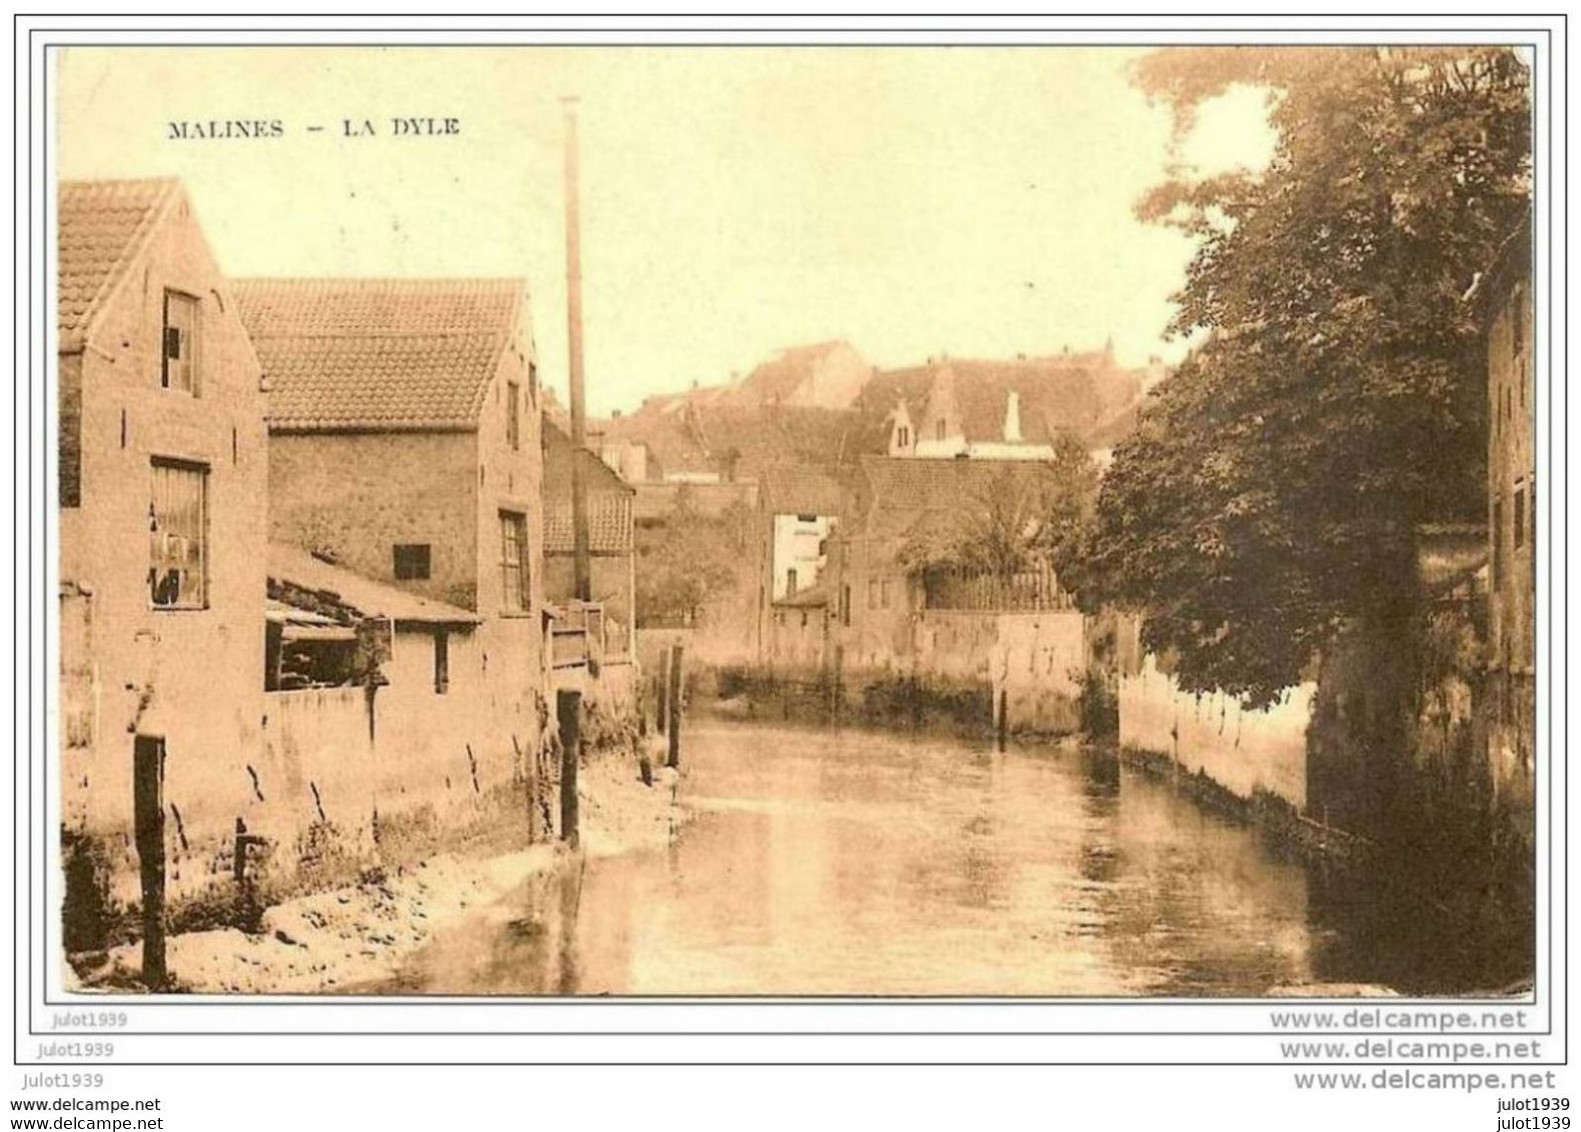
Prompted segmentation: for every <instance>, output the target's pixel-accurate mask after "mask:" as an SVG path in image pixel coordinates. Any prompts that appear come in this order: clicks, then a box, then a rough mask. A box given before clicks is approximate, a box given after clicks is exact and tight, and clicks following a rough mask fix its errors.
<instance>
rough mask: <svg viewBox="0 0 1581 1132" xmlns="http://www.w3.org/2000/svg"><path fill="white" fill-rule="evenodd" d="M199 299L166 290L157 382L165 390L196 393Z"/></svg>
mask: <svg viewBox="0 0 1581 1132" xmlns="http://www.w3.org/2000/svg"><path fill="white" fill-rule="evenodd" d="M200 311H201V308H200V307H199V304H198V300H197V299H195V298H193V297H192V296H191V295H185V294H182V293H181V292H180V291H166V292H165V319H164V349H163V351H162V357H161V359H160V370H159V383H160V385H161V386H163V387H164V388H166V389H178V390H180V391H181V392H183V393H190V394H192V395H193V396H194V397H196V396H197V395H198V347H199V342H198V328H199V323H200V319H199V314H200Z"/></svg>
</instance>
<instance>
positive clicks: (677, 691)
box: [665, 644, 684, 766]
mask: <svg viewBox="0 0 1581 1132" xmlns="http://www.w3.org/2000/svg"><path fill="white" fill-rule="evenodd" d="M683 652H684V650H683V649H682V647H681V646H680V645H679V644H677V645H672V646H671V647H670V694H669V700H670V759H669V762H668V763H666V764H665V765H667V766H680V765H681V657H682V654H683Z"/></svg>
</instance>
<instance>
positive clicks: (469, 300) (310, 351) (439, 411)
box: [236, 279, 527, 431]
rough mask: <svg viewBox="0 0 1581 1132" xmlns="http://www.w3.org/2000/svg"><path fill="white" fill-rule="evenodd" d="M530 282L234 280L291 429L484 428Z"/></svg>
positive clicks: (272, 409) (278, 413)
mask: <svg viewBox="0 0 1581 1132" xmlns="http://www.w3.org/2000/svg"><path fill="white" fill-rule="evenodd" d="M526 293H527V286H526V283H525V282H524V281H522V280H520V279H248V280H241V281H239V282H238V283H237V284H236V294H237V300H238V305H239V307H240V309H241V316H242V322H243V323H244V324H245V325H246V327H247V331H248V333H249V334H250V335H251V336H252V339H253V344H254V346H255V347H256V348H257V350H258V357H259V360H260V361H261V362H262V363H263V370H264V376H265V377H266V378H268V380H269V383H270V392H269V425H270V427H271V428H274V429H280V430H285V431H316V430H337V429H391V430H423V429H453V430H466V429H473V428H476V427H477V424H478V416H479V414H480V413H481V411H482V408H483V401H484V395H485V394H486V393H487V391H488V386H489V381H490V379H491V378H492V377H493V376H494V373H495V371H496V370H497V369H498V367H499V362H500V357H501V355H502V354H503V353H504V351H505V350H506V349H507V347H508V346H509V343H510V341H511V334H512V332H513V330H514V328H515V325H516V321H517V318H518V317H519V312H520V311H521V308H522V307H523V305H524V303H525V301H526Z"/></svg>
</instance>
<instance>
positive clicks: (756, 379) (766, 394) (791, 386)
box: [731, 342, 849, 404]
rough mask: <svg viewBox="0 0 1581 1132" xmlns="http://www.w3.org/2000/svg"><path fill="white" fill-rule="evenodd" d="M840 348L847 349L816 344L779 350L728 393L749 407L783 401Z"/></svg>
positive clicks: (835, 344) (826, 343) (832, 345)
mask: <svg viewBox="0 0 1581 1132" xmlns="http://www.w3.org/2000/svg"><path fill="white" fill-rule="evenodd" d="M840 349H849V347H848V346H847V345H846V343H844V342H819V343H817V344H815V345H812V346H792V347H791V348H789V349H786V350H781V351H780V352H779V353H778V354H776V355H775V356H774V357H772V358H770V359H769V360H768V361H766V362H764V363H762V364H761V365H759V366H758V367H757V368H756V369H754V370H753V371H752V372H751V373H749V374H747V376H746V379H745V380H744V381H742V382H741V384H740V385H739V386H737V387H736V388H735V389H733V390H732V391H731V393H732V397H733V398H735V399H741V400H743V402H744V403H750V404H764V403H767V402H771V401H783V400H785V399H786V398H787V397H789V396H790V395H791V394H792V393H794V392H796V390H797V388H798V387H799V386H800V385H801V383H802V382H804V381H806V380H807V379H808V378H809V377H811V376H812V375H813V371H814V370H815V369H817V367H818V363H820V362H821V361H823V360H824V359H825V358H827V357H828V356H829V355H830V354H833V353H834V352H835V351H837V350H840Z"/></svg>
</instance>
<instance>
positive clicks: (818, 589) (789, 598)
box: [774, 582, 829, 609]
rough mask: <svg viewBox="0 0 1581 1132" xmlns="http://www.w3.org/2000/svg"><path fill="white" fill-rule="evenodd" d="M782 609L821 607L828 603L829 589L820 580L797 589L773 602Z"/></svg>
mask: <svg viewBox="0 0 1581 1132" xmlns="http://www.w3.org/2000/svg"><path fill="white" fill-rule="evenodd" d="M774 604H775V605H776V606H779V607H780V608H782V609H821V608H823V607H824V606H826V605H828V604H829V589H828V587H827V586H825V585H824V584H823V583H822V582H819V583H818V584H817V585H813V586H808V587H807V588H806V589H804V590H797V591H796V592H795V593H793V594H787V595H786V596H784V597H782V598H779V599H778V600H776V601H775V602H774Z"/></svg>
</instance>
